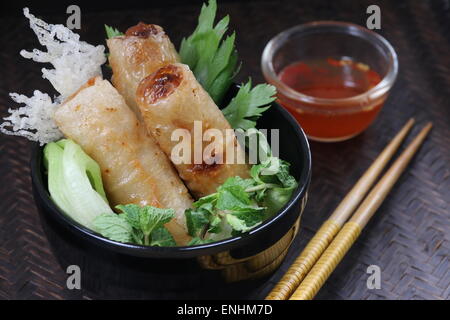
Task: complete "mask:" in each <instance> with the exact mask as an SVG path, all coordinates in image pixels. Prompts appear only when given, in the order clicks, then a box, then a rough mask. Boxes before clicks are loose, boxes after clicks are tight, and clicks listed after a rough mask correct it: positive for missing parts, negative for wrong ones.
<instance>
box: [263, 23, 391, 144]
mask: <svg viewBox="0 0 450 320" xmlns="http://www.w3.org/2000/svg"><path fill="white" fill-rule="evenodd" d="M330 58H331V59H335V60H334V61H336V60H337V61H344V60H346V59H351V60H350V61H353V62H355V63H356V64H357V65H358V64H359V63H362V64H361V65H362V66H363V67H367V66H368V67H369V68H370V70H373V71H375V72H376V73H377V74H378V75H379V76H380V79H381V81H380V82H379V83H378V84H376V85H375V86H373V87H371V88H369V89H368V90H367V91H365V92H362V93H359V94H357V95H354V96H349V97H344V98H319V97H315V96H311V95H306V94H303V93H301V92H299V91H296V90H294V89H293V88H291V87H290V86H288V85H287V84H285V83H284V82H282V81H281V80H280V78H279V74H280V72H281V71H282V70H283V69H284V68H285V67H287V66H289V65H292V64H293V63H296V62H299V61H312V60H317V61H322V60H323V61H326V60H327V59H330ZM344 62H345V61H344ZM261 66H262V71H263V74H264V77H265V78H266V81H267V82H269V83H270V84H272V85H274V86H275V87H276V88H277V91H278V102H279V103H280V104H281V105H282V106H283V107H285V108H286V109H288V111H290V112H291V114H292V115H293V116H294V117H295V118H296V119H297V121H298V122H299V123H300V125H301V126H302V128H303V129H304V130H305V132H306V134H307V135H308V137H309V138H310V139H312V140H318V141H324V142H334V141H342V140H346V139H350V138H352V137H354V136H355V135H357V134H359V133H361V132H362V131H364V130H365V129H366V128H367V127H368V126H369V125H370V124H371V123H372V122H373V121H374V120H375V118H376V116H377V115H378V113H379V111H380V110H381V108H382V106H383V104H384V101H385V100H386V98H387V95H388V93H389V90H390V89H391V87H392V85H393V84H394V82H395V79H396V77H397V72H398V60H397V54H396V53H395V50H394V49H393V47H392V46H391V45H390V43H389V42H388V41H387V40H386V39H385V38H383V37H382V36H380V35H379V34H377V33H375V32H373V31H370V30H368V29H366V28H363V27H360V26H358V25H355V24H351V23H346V22H336V21H317V22H312V23H307V24H303V25H299V26H295V27H293V28H290V29H288V30H285V31H283V32H281V33H280V34H278V35H277V36H275V37H274V38H272V40H270V42H269V43H268V44H267V46H266V47H265V49H264V52H263V55H262V61H261ZM346 72H348V71H346Z"/></svg>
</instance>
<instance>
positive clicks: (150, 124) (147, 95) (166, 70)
mask: <svg viewBox="0 0 450 320" xmlns="http://www.w3.org/2000/svg"><path fill="white" fill-rule="evenodd" d="M136 101H137V103H138V105H139V107H140V110H141V114H142V116H143V118H144V122H145V124H146V126H147V129H148V131H149V132H151V133H152V134H153V137H154V138H155V140H156V142H157V143H158V144H159V146H160V147H161V149H162V150H163V151H164V152H165V154H166V155H167V156H168V157H169V158H171V160H172V162H174V165H175V167H176V168H177V170H178V173H179V175H180V177H181V179H183V180H184V182H185V183H186V185H187V187H188V189H189V190H190V191H191V193H192V194H193V195H194V196H195V197H197V198H198V197H203V196H206V195H208V194H211V193H214V192H216V189H217V187H218V186H220V185H221V184H223V183H224V182H225V180H226V179H227V178H229V177H234V176H240V177H242V178H247V177H248V176H249V166H248V165H247V164H244V163H243V162H244V161H245V159H244V158H245V156H244V155H245V152H244V150H243V149H242V147H241V145H240V144H239V143H238V141H237V139H236V136H235V135H234V132H233V131H232V129H231V127H230V124H229V123H228V121H227V120H226V119H225V117H224V115H223V114H222V112H221V111H220V110H219V108H218V107H217V106H216V105H215V103H214V101H213V100H212V99H211V97H210V96H209V95H208V93H207V92H206V91H205V90H204V89H203V88H202V86H201V85H200V84H199V83H198V81H197V80H196V78H195V76H194V74H193V73H192V72H191V70H190V69H189V67H188V66H187V65H184V64H180V63H176V64H171V65H167V66H165V67H162V68H160V69H159V70H158V71H156V72H155V73H153V74H151V75H149V76H148V77H146V78H144V79H143V80H142V81H141V83H140V84H139V87H138V90H137V92H136ZM194 121H200V123H201V127H202V128H201V129H202V131H203V133H205V132H206V131H207V130H208V129H217V130H219V131H220V132H221V133H222V135H223V137H224V138H223V139H222V142H221V147H219V148H217V149H218V150H213V151H212V152H211V156H210V159H206V158H205V157H208V153H207V152H206V153H203V156H202V155H200V162H198V161H195V159H194V157H195V153H196V152H195V148H196V146H194V144H195V143H196V142H195V139H197V141H198V138H195V137H194V136H195V132H194V127H195V124H194ZM198 124H199V122H197V128H198ZM176 129H185V130H188V131H189V133H190V136H191V141H190V142H191V159H190V161H188V162H189V163H186V162H185V163H179V162H180V161H177V162H178V163H177V162H176V161H174V157H173V155H172V152H173V150H175V149H174V148H176V145H177V144H179V141H177V140H175V141H173V140H174V139H173V138H172V133H173V132H174V131H175V130H176ZM227 129H229V130H227ZM226 130H227V131H228V134H227V133H226ZM197 131H198V130H197ZM230 132H231V135H230V134H229V133H230ZM180 140H182V139H180ZM214 141H215V139H212V141H202V139H201V137H200V143H201V144H202V149H203V150H205V149H206V148H207V146H208V145H210V144H211V142H214ZM198 149H199V148H198V147H197V150H198ZM227 150H232V152H233V154H232V156H230V159H232V161H231V163H230V162H229V161H228V162H227V153H226V152H227ZM230 153H231V152H228V155H230ZM236 155H240V158H239V156H236ZM243 157H244V158H243ZM212 158H215V159H221V160H220V161H215V159H212ZM238 158H239V159H240V160H241V161H242V162H240V164H239V163H238V162H237V161H238ZM197 160H198V158H197ZM206 160H208V161H206ZM211 160H212V161H211Z"/></svg>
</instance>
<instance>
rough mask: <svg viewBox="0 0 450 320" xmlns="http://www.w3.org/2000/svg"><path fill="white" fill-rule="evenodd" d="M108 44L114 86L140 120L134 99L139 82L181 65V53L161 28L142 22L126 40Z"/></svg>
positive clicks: (132, 30)
mask: <svg viewBox="0 0 450 320" xmlns="http://www.w3.org/2000/svg"><path fill="white" fill-rule="evenodd" d="M107 44H108V48H109V58H108V60H109V64H110V65H111V68H112V71H113V76H112V83H113V85H114V87H116V89H117V90H118V91H119V93H120V94H121V95H122V96H123V97H124V98H125V102H126V103H127V105H128V106H129V107H130V108H131V109H133V111H134V112H135V113H136V114H137V115H138V117H140V114H139V108H138V106H137V104H136V99H135V96H136V88H137V86H138V85H139V82H140V81H141V80H142V79H144V78H145V77H146V76H148V75H149V74H151V73H153V72H155V71H156V70H158V69H159V68H160V67H162V66H165V65H167V64H170V63H175V62H178V61H179V60H180V58H179V56H178V53H177V51H176V50H175V47H174V45H173V44H172V42H171V41H170V39H169V37H168V36H167V35H166V34H165V32H164V30H163V29H162V28H161V27H160V26H157V25H154V24H144V23H142V22H140V23H139V24H137V25H135V26H133V27H131V28H129V29H128V30H127V31H126V33H125V35H124V36H118V37H114V38H111V39H108V40H107Z"/></svg>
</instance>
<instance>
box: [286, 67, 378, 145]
mask: <svg viewBox="0 0 450 320" xmlns="http://www.w3.org/2000/svg"><path fill="white" fill-rule="evenodd" d="M278 77H279V78H280V80H281V81H282V82H283V83H284V84H286V85H287V86H289V87H290V88H292V89H294V90H295V91H297V92H299V93H302V94H303V95H306V96H309V97H310V98H308V97H307V99H302V100H301V101H299V100H297V99H293V98H292V97H287V96H284V95H282V94H279V95H278V97H279V102H280V103H281V105H283V106H284V107H285V108H286V109H287V110H288V111H290V113H291V114H292V115H293V116H294V117H295V118H296V119H297V121H298V122H299V123H300V125H301V126H302V127H303V129H304V130H305V132H306V134H307V135H308V136H309V137H310V138H312V139H315V140H322V141H338V140H345V139H347V138H350V137H352V136H354V135H356V134H358V133H360V132H362V131H363V130H364V129H366V128H367V127H368V126H369V125H370V123H371V122H372V121H373V120H374V119H375V117H376V115H377V114H378V112H379V111H380V109H381V107H382V104H383V102H384V98H383V99H378V100H377V101H373V100H371V99H370V98H367V97H365V98H364V97H363V96H361V99H358V98H357V96H359V95H361V94H363V93H365V92H367V91H368V90H370V89H371V88H373V87H375V86H376V85H377V84H378V83H379V82H380V81H381V76H380V75H379V74H378V73H377V72H375V71H373V70H372V69H371V68H370V67H369V66H368V65H366V64H363V63H360V62H356V61H354V60H352V59H349V58H342V59H340V60H337V59H331V58H328V59H326V60H311V61H299V62H296V63H293V64H291V65H288V66H287V67H285V68H284V69H282V70H281V72H280V73H279V74H278ZM351 97H356V98H355V99H354V101H352V102H349V101H348V100H345V98H351ZM316 98H319V99H316ZM320 98H324V99H332V100H327V101H323V100H322V101H321V100H320ZM307 100H308V101H307Z"/></svg>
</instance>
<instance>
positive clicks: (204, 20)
mask: <svg viewBox="0 0 450 320" xmlns="http://www.w3.org/2000/svg"><path fill="white" fill-rule="evenodd" d="M216 11H217V3H216V1H215V0H210V1H209V3H208V5H206V4H203V6H202V9H201V12H200V15H199V17H198V25H197V27H196V29H195V30H194V32H193V33H192V34H191V35H190V36H189V37H187V38H183V40H182V42H181V46H180V50H179V51H180V58H181V62H182V63H184V64H187V65H188V66H189V67H190V68H191V70H192V72H193V73H194V74H195V77H196V78H197V80H198V82H199V83H200V84H201V85H202V86H203V88H204V89H205V90H206V91H207V92H208V93H209V95H210V96H211V98H212V99H213V100H214V102H215V103H216V104H220V102H221V100H222V98H223V96H224V95H225V93H226V92H227V90H228V89H229V88H230V85H231V83H232V81H233V78H234V76H235V75H236V74H237V72H238V69H239V67H238V58H237V52H236V49H235V45H234V43H235V37H236V36H235V34H234V33H233V34H232V35H230V36H227V37H226V38H225V39H222V38H223V37H224V34H225V32H226V31H227V29H228V24H229V21H230V18H229V16H226V17H224V18H223V19H222V20H220V21H219V22H218V23H217V24H216V25H215V26H214V20H215V17H216Z"/></svg>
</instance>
